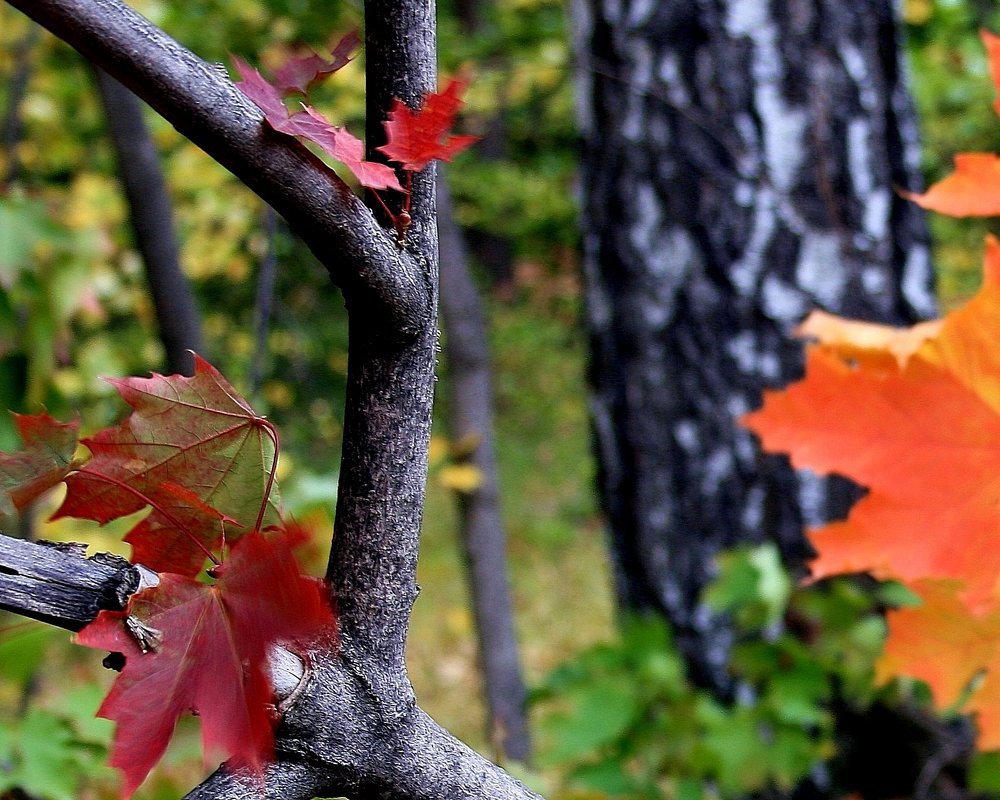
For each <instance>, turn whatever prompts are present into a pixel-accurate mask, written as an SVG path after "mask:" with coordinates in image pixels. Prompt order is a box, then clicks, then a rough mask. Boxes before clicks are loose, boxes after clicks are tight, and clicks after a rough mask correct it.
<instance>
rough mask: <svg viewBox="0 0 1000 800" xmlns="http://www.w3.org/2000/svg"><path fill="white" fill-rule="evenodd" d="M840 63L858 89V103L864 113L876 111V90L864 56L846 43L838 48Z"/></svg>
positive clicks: (877, 104)
mask: <svg viewBox="0 0 1000 800" xmlns="http://www.w3.org/2000/svg"><path fill="white" fill-rule="evenodd" d="M838 52H839V54H840V61H841V63H842V64H843V65H844V69H846V70H847V74H848V75H850V76H851V80H853V81H854V83H855V85H856V86H857V87H858V101H859V102H860V103H861V107H862V108H863V109H864V110H865V111H876V110H877V109H878V106H879V96H878V90H877V89H876V88H875V83H874V81H873V80H872V74H871V72H870V71H869V69H868V64H867V62H866V61H865V57H864V55H862V53H861V51H860V50H858V48H857V47H855V46H854V45H853V44H851V43H849V42H847V43H844V44H842V45H841V46H840V47H839V48H838Z"/></svg>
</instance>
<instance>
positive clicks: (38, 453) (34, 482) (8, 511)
mask: <svg viewBox="0 0 1000 800" xmlns="http://www.w3.org/2000/svg"><path fill="white" fill-rule="evenodd" d="M14 426H15V427H16V428H17V432H18V435H19V436H20V437H21V441H22V442H23V443H24V449H23V450H17V451H15V452H13V453H0V522H3V523H10V522H12V521H13V520H15V519H17V512H18V511H20V510H21V509H23V508H24V507H25V506H26V505H27V504H28V503H30V502H31V501H32V500H35V499H36V498H38V497H39V496H41V495H42V494H44V493H45V492H47V491H48V490H49V489H51V488H52V487H53V486H55V485H56V484H58V483H60V482H61V481H62V480H63V479H64V478H65V477H66V475H67V474H68V473H69V472H70V471H71V470H72V469H74V468H75V466H76V465H75V464H74V463H73V452H74V451H75V450H76V444H77V432H78V430H79V428H80V423H79V422H78V421H76V420H74V421H73V422H59V421H58V420H56V419H53V418H52V417H50V416H49V415H48V414H46V413H41V414H34V415H23V414H14Z"/></svg>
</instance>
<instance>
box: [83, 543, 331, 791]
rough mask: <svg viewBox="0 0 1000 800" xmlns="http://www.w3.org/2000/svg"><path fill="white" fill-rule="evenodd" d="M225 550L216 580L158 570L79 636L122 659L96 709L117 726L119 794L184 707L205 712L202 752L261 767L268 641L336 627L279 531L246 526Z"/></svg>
mask: <svg viewBox="0 0 1000 800" xmlns="http://www.w3.org/2000/svg"><path fill="white" fill-rule="evenodd" d="M231 552H232V557H231V559H230V560H229V561H228V562H227V563H226V564H225V565H224V566H223V567H221V568H219V569H218V570H216V572H217V573H218V574H219V575H220V578H219V580H218V582H217V583H216V584H215V585H214V586H209V585H207V584H203V583H198V582H197V581H194V580H192V579H191V578H188V577H185V576H182V575H171V574H164V575H161V576H160V584H159V585H158V586H156V587H153V588H151V589H147V590H145V591H143V592H141V593H139V594H137V595H135V596H134V597H133V598H132V601H131V603H130V604H129V608H128V611H127V613H125V612H108V611H102V612H101V614H100V615H99V616H98V618H97V619H96V620H95V621H94V622H93V623H91V624H90V625H88V626H87V627H86V628H84V629H83V630H82V631H80V633H79V634H78V635H77V640H78V641H79V642H80V643H81V644H85V645H87V646H89V647H96V648H99V649H103V650H114V651H117V652H121V653H124V655H125V668H124V669H123V670H122V673H121V675H120V676H119V677H118V678H117V679H116V681H115V684H114V686H113V687H112V689H111V692H110V693H109V694H108V696H107V698H105V700H104V703H103V704H102V705H101V708H100V709H99V710H98V716H101V717H105V718H107V719H111V720H114V721H115V723H116V728H115V736H114V744H113V750H112V756H111V764H112V766H115V767H118V768H119V769H121V770H122V771H123V773H124V776H125V786H124V794H125V796H126V797H128V796H130V795H131V794H132V793H133V792H134V791H135V789H136V788H137V787H138V786H139V784H141V783H142V782H143V780H145V778H146V776H147V775H148V774H149V771H150V770H151V769H152V768H153V766H154V765H155V764H156V762H157V761H159V759H160V757H161V756H162V755H163V752H164V751H165V750H166V747H167V743H168V741H169V739H170V736H171V734H172V733H173V730H174V727H175V725H176V724H177V720H178V718H179V717H180V716H181V715H182V714H184V713H185V712H187V711H193V712H194V713H196V714H197V715H198V716H199V718H200V720H201V731H202V743H203V746H204V749H205V753H206V756H207V755H209V754H215V753H217V752H218V753H221V755H222V757H223V758H225V759H231V763H232V764H233V765H234V766H237V767H241V768H246V769H250V770H252V771H254V772H256V773H258V774H259V772H260V769H261V765H262V763H263V762H264V761H266V760H267V759H268V758H270V757H271V755H272V747H273V730H272V727H273V723H274V720H273V713H272V712H273V709H272V704H273V697H272V689H271V685H270V682H269V680H268V678H267V674H266V669H265V666H266V663H267V656H268V650H269V648H270V647H271V646H272V645H274V644H277V643H282V644H287V645H294V644H295V643H296V642H305V641H307V640H310V639H315V638H317V637H320V636H332V635H334V634H333V615H332V613H331V611H330V606H329V605H328V603H327V601H326V598H325V592H324V590H323V587H322V584H321V583H320V582H319V581H316V580H314V579H312V578H309V577H306V576H303V575H302V574H301V573H300V572H299V569H298V565H297V564H296V562H295V558H294V556H293V555H292V551H291V548H290V547H289V544H288V542H287V541H286V540H285V539H284V538H283V537H280V536H277V537H265V536H263V535H261V534H260V533H257V532H252V533H250V534H247V535H246V536H244V537H243V538H242V539H241V540H240V542H239V543H238V544H237V545H236V546H235V547H233V548H232V551H231ZM127 616H131V617H132V618H134V619H136V620H138V621H139V622H140V623H141V624H142V625H144V626H145V627H146V628H148V629H153V630H154V631H156V632H157V635H156V637H155V638H156V639H157V640H158V641H159V645H158V646H157V647H156V648H155V649H153V650H150V651H149V652H143V651H142V650H141V649H140V647H139V645H138V644H137V642H136V640H135V639H134V638H133V637H132V635H131V634H130V633H129V632H128V630H127V629H126V627H125V624H124V623H125V619H126V617H127Z"/></svg>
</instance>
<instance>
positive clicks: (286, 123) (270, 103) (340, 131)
mask: <svg viewBox="0 0 1000 800" xmlns="http://www.w3.org/2000/svg"><path fill="white" fill-rule="evenodd" d="M233 63H234V64H236V69H237V70H239V72H240V75H242V76H243V80H242V81H240V82H239V83H237V84H236V85H237V86H238V87H239V88H240V90H241V91H242V92H243V93H244V94H245V95H246V96H247V97H249V98H250V99H251V100H252V101H253V102H254V104H255V105H256V106H257V107H258V108H259V109H260V110H261V111H263V112H264V119H265V121H266V122H267V124H268V125H270V126H271V127H272V128H273V129H274V130H276V131H278V132H279V133H284V134H286V135H288V136H300V137H302V138H303V139H306V140H308V141H310V142H312V143H313V144H315V145H316V146H318V147H319V148H320V149H321V150H322V151H323V152H325V153H326V154H327V155H329V156H330V157H331V158H334V159H336V160H337V161H339V162H341V163H342V164H343V165H344V166H345V167H347V168H348V169H349V170H350V171H351V173H352V174H353V175H354V177H355V178H356V179H357V181H358V183H360V184H361V185H362V186H366V187H368V188H369V189H395V190H396V191H398V192H401V191H403V187H402V186H400V185H399V179H398V178H397V177H396V173H395V172H393V170H392V169H391V168H390V167H387V166H386V165H385V164H377V163H375V162H372V161H365V157H364V156H365V153H364V150H365V148H364V144H363V143H362V141H361V140H360V139H358V138H357V137H356V136H353V135H351V134H350V133H348V132H347V130H346V129H345V128H338V127H336V126H335V125H333V124H332V123H331V122H330V121H329V120H327V119H326V117H324V116H323V115H322V114H320V113H319V112H318V111H316V110H315V109H313V108H310V107H309V106H306V107H305V111H297V112H295V113H294V114H289V113H288V109H287V108H286V107H285V104H284V102H283V101H282V97H281V92H280V91H279V90H278V88H276V87H275V86H272V85H271V84H270V83H268V82H267V81H266V80H265V79H264V77H263V76H262V75H261V74H260V73H259V72H258V71H257V70H255V69H254V68H253V67H251V66H250V65H249V64H247V63H246V62H244V61H242V60H240V59H239V58H238V57H236V56H233Z"/></svg>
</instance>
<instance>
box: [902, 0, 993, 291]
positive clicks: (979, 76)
mask: <svg viewBox="0 0 1000 800" xmlns="http://www.w3.org/2000/svg"><path fill="white" fill-rule="evenodd" d="M903 13H904V20H905V22H906V35H907V51H908V53H909V57H910V63H911V66H912V72H913V76H914V77H913V79H912V80H911V82H910V86H911V88H912V91H913V94H914V97H915V100H916V103H917V108H918V111H919V116H920V121H921V133H922V136H923V145H924V147H923V169H924V176H925V179H926V183H927V185H930V184H931V183H933V182H935V181H938V180H940V179H941V178H943V177H944V176H945V174H946V173H948V172H950V171H951V166H952V157H953V156H954V155H955V154H956V153H961V152H987V153H993V152H997V151H998V150H1000V120H998V119H997V115H996V112H995V111H994V109H993V101H994V99H995V98H994V92H993V88H992V82H991V81H990V79H989V70H988V65H987V60H986V54H985V52H984V49H983V44H982V42H981V41H980V39H979V35H978V30H979V28H981V27H988V28H990V29H991V30H993V31H1000V12H998V10H997V9H995V8H992V7H990V4H985V3H977V2H965V1H961V0H960V1H959V2H956V0H906V2H905V3H904V8H903ZM928 221H929V222H930V225H931V231H932V234H933V236H934V241H935V249H934V257H935V264H936V267H937V275H938V280H939V295H940V297H941V301H942V304H943V305H944V306H945V307H951V306H954V305H956V304H958V303H959V302H961V301H963V300H965V299H967V298H968V297H969V296H971V295H972V294H973V293H974V292H975V290H976V289H977V288H978V287H979V278H980V257H979V254H980V253H981V252H982V242H983V236H984V235H985V234H986V232H987V231H992V232H993V233H1000V228H998V227H997V223H996V221H988V220H981V219H977V220H969V219H961V220H960V219H954V218H950V217H945V216H943V215H941V214H933V215H930V218H929V220H928Z"/></svg>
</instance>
